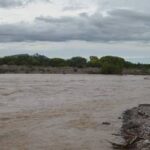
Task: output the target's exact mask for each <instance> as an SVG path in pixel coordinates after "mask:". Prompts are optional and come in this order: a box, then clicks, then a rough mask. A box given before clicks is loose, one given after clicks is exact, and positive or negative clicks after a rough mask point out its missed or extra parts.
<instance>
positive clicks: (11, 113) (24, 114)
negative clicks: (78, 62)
mask: <svg viewBox="0 0 150 150" xmlns="http://www.w3.org/2000/svg"><path fill="white" fill-rule="evenodd" d="M143 103H150V77H148V76H103V75H40V74H39V75H38V74H36V75H35V74H32V75H30V74H28V75H26V74H17V75H14V74H9V75H7V74H1V75H0V150H111V149H112V148H111V145H110V144H109V142H108V141H107V140H109V141H114V142H121V140H122V139H121V138H120V137H116V136H114V135H113V134H116V133H119V130H120V127H121V120H120V119H118V117H120V116H121V114H122V113H123V111H125V110H126V109H129V108H132V107H135V106H138V104H143ZM102 122H110V123H111V124H110V125H108V126H107V125H102Z"/></svg>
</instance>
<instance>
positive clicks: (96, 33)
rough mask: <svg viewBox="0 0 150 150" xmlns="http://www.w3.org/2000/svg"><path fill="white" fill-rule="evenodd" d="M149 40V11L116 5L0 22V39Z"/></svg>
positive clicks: (4, 40) (8, 40)
mask: <svg viewBox="0 0 150 150" xmlns="http://www.w3.org/2000/svg"><path fill="white" fill-rule="evenodd" d="M69 40H81V41H95V42H97V41H98V42H110V41H114V42H118V41H143V42H147V41H150V15H148V14H143V13H140V12H135V11H131V10H123V9H117V10H113V11H110V12H108V16H105V17H103V16H102V15H101V14H100V13H95V14H94V15H92V16H88V15H87V14H85V13H83V14H80V16H77V17H61V18H52V17H38V18H36V20H35V22H34V23H33V24H27V23H20V24H5V25H0V42H20V41H55V42H59V41H69Z"/></svg>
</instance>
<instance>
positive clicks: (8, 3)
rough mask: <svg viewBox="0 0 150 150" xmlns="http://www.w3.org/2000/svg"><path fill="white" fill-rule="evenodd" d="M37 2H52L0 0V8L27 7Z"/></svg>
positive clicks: (48, 0)
mask: <svg viewBox="0 0 150 150" xmlns="http://www.w3.org/2000/svg"><path fill="white" fill-rule="evenodd" d="M36 1H41V2H42V1H46V2H50V0H0V7H3V8H9V7H16V6H23V5H27V4H28V3H31V2H36Z"/></svg>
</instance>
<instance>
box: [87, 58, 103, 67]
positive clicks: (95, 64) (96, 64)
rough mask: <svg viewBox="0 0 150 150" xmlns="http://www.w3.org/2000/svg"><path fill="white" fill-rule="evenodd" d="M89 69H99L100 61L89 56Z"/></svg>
mask: <svg viewBox="0 0 150 150" xmlns="http://www.w3.org/2000/svg"><path fill="white" fill-rule="evenodd" d="M88 66H89V67H100V66H101V64H100V60H99V58H98V57H97V56H90V61H89V62H88Z"/></svg>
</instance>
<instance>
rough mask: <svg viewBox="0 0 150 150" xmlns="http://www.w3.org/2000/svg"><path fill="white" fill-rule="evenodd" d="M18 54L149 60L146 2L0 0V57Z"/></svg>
mask: <svg viewBox="0 0 150 150" xmlns="http://www.w3.org/2000/svg"><path fill="white" fill-rule="evenodd" d="M19 53H29V54H34V53H40V54H44V55H47V56H49V57H64V58H68V57H72V56H84V57H89V56H90V55H97V56H99V57H100V56H104V55H117V56H122V57H124V58H126V59H129V60H131V61H134V62H146V63H150V1H149V0H83V1H81V0H0V56H5V55H12V54H19Z"/></svg>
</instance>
